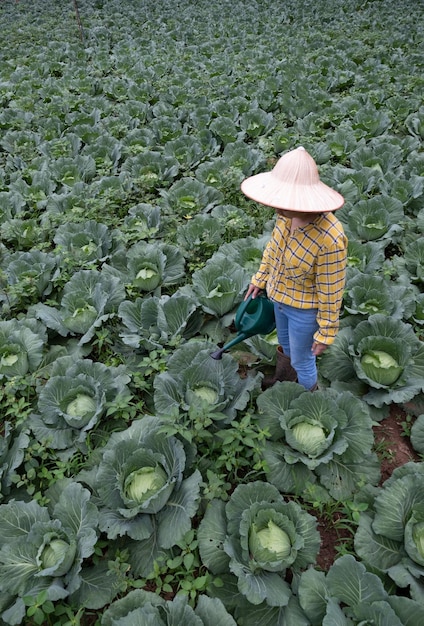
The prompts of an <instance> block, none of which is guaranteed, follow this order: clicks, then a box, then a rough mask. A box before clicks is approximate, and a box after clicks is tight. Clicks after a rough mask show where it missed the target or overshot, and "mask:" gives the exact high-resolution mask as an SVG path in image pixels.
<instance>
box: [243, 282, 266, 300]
mask: <svg viewBox="0 0 424 626" xmlns="http://www.w3.org/2000/svg"><path fill="white" fill-rule="evenodd" d="M261 291H262V289H260V288H259V287H255V285H252V283H250V285H249V288H248V290H247V291H246V295H245V296H244V299H245V300H247V298H248V297H249V296H252V299H255V298H256V296H257V295H259V294H260V293H261Z"/></svg>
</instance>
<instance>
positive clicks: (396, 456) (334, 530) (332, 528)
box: [314, 405, 421, 571]
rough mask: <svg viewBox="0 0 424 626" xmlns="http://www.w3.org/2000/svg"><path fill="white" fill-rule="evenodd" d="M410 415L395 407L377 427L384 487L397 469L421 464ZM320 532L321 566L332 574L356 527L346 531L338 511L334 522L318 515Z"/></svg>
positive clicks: (376, 436)
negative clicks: (413, 443) (411, 436)
mask: <svg viewBox="0 0 424 626" xmlns="http://www.w3.org/2000/svg"><path fill="white" fill-rule="evenodd" d="M402 424H404V425H402ZM408 427H410V424H408V421H407V413H406V412H405V411H404V410H403V409H401V408H400V407H398V406H396V405H393V406H392V407H391V410H390V414H389V416H388V417H387V418H385V419H384V420H382V421H381V422H379V423H378V425H377V426H375V427H374V435H375V449H376V451H377V454H378V456H379V458H380V462H381V480H380V485H382V484H383V483H384V482H385V481H386V480H387V479H388V478H389V477H390V476H391V474H392V472H393V470H395V469H396V468H397V467H400V466H401V465H404V464H405V463H408V462H409V461H420V460H421V459H420V457H419V456H418V455H417V454H416V452H415V451H414V450H413V448H412V446H411V444H410V441H409V437H408V436H407V434H408ZM314 514H315V516H316V517H317V518H318V530H319V531H320V534H321V550H320V553H319V555H318V560H317V563H318V566H319V567H320V568H321V569H322V570H324V571H328V569H329V567H330V566H331V565H332V564H333V563H334V561H335V559H336V558H337V556H338V555H339V552H340V551H343V550H349V549H351V548H352V546H353V544H352V541H353V535H354V533H355V527H354V526H353V525H352V526H351V528H347V529H346V528H342V527H341V526H343V522H344V520H343V515H342V514H341V513H338V512H336V513H335V515H333V517H332V518H331V519H328V517H324V516H321V517H320V516H318V515H317V514H316V512H314Z"/></svg>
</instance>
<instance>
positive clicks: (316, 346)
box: [311, 341, 328, 356]
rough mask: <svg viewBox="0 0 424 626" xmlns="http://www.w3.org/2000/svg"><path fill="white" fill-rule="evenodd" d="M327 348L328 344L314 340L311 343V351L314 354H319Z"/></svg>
mask: <svg viewBox="0 0 424 626" xmlns="http://www.w3.org/2000/svg"><path fill="white" fill-rule="evenodd" d="M327 348H328V346H327V345H326V344H325V343H318V341H314V343H313V344H312V348H311V351H312V354H313V355H314V356H319V355H320V354H322V353H323V352H324V350H326V349H327Z"/></svg>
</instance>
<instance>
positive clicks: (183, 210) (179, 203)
mask: <svg viewBox="0 0 424 626" xmlns="http://www.w3.org/2000/svg"><path fill="white" fill-rule="evenodd" d="M160 193H161V196H162V198H163V204H164V206H165V207H166V209H167V210H168V211H169V212H171V213H172V214H173V215H174V214H176V215H179V216H190V217H193V215H194V214H197V213H208V212H209V211H210V210H211V209H212V208H213V207H214V206H216V205H218V204H221V203H222V200H223V197H224V196H223V194H222V192H221V191H219V190H218V189H215V188H214V187H211V186H210V185H205V184H204V183H201V182H200V181H198V180H196V179H194V178H188V177H187V178H182V179H180V180H178V181H177V182H175V183H174V184H173V185H172V186H171V187H170V188H169V189H168V190H164V189H161V190H160Z"/></svg>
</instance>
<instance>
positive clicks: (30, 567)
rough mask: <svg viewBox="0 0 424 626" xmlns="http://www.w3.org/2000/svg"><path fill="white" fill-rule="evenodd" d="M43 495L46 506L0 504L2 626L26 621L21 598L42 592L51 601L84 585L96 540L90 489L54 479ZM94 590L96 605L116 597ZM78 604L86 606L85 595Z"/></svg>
mask: <svg viewBox="0 0 424 626" xmlns="http://www.w3.org/2000/svg"><path fill="white" fill-rule="evenodd" d="M46 497H47V498H48V505H47V506H40V505H39V504H38V503H37V502H36V501H35V500H32V501H30V502H24V501H20V500H11V501H10V502H8V503H7V504H2V505H0V592H1V596H0V616H1V618H2V620H3V622H4V623H6V624H21V623H24V619H25V615H26V606H25V604H24V600H23V598H25V597H27V596H34V597H36V596H37V595H38V594H39V593H40V592H42V591H44V592H46V599H48V600H51V601H53V602H54V601H56V600H61V599H63V598H69V597H70V596H71V595H72V594H73V593H75V592H76V591H78V590H80V588H81V587H82V586H83V585H84V571H83V570H82V567H83V566H84V562H85V563H87V560H88V559H89V557H91V555H92V554H93V553H94V548H95V544H96V542H97V522H98V512H97V509H96V507H95V505H94V504H93V503H92V502H90V493H89V491H88V490H87V489H84V488H83V487H82V485H80V484H78V483H76V482H72V481H70V480H69V481H64V482H63V483H60V482H59V483H56V484H55V485H54V486H53V487H51V488H50V489H48V490H47V492H46ZM94 581H95V578H92V580H91V584H92V585H96V583H95V582H94ZM96 586H97V587H98V585H96ZM97 592H98V593H99V594H100V593H101V596H102V599H100V604H98V606H102V605H103V604H106V602H108V601H110V600H111V599H112V598H113V595H114V594H113V593H112V591H111V590H109V593H107V594H106V597H105V594H104V591H102V592H100V589H99V588H97ZM98 600H99V598H98ZM80 602H81V604H80V605H79V606H90V602H89V601H88V597H87V596H84V594H83V593H81V595H80ZM86 602H88V603H86ZM102 602H103V604H102Z"/></svg>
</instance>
